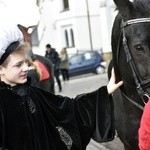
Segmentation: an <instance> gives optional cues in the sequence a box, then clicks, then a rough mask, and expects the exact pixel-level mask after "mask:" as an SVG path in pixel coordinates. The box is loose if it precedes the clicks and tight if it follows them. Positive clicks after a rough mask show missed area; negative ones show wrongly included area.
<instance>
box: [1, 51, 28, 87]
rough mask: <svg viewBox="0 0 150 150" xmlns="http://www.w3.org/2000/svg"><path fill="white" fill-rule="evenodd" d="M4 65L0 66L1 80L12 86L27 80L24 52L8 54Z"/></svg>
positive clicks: (26, 64)
mask: <svg viewBox="0 0 150 150" xmlns="http://www.w3.org/2000/svg"><path fill="white" fill-rule="evenodd" d="M9 57H10V60H9V62H8V64H7V66H6V67H1V68H0V74H1V81H4V82H5V83H7V84H9V85H11V86H14V85H16V84H23V83H25V82H26V81H27V74H28V63H27V55H26V54H16V53H15V54H13V53H12V54H10V56H9Z"/></svg>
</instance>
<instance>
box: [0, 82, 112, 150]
mask: <svg viewBox="0 0 150 150" xmlns="http://www.w3.org/2000/svg"><path fill="white" fill-rule="evenodd" d="M0 108H1V110H2V112H3V116H4V124H5V128H3V121H2V117H1V116H2V115H0V147H1V145H2V141H3V140H2V138H3V130H5V131H4V133H5V147H6V148H8V149H9V150H67V149H70V150H85V149H86V146H87V144H88V143H89V141H90V138H93V139H95V140H96V141H97V142H105V141H110V140H112V139H113V138H114V122H113V119H114V118H113V103H112V100H111V96H108V93H107V89H106V87H101V88H100V89H98V90H96V91H94V92H92V93H87V94H83V95H78V96H77V97H76V98H74V99H71V98H68V97H62V96H56V95H53V94H51V93H48V92H46V91H44V90H42V89H39V88H37V87H34V86H30V85H29V83H26V84H24V85H18V86H16V87H13V88H11V87H10V86H9V85H6V84H5V83H3V82H1V83H0Z"/></svg>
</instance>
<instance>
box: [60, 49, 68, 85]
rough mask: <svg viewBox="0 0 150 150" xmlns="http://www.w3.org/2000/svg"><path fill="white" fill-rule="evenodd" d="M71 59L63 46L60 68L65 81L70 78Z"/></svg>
mask: <svg viewBox="0 0 150 150" xmlns="http://www.w3.org/2000/svg"><path fill="white" fill-rule="evenodd" d="M68 69H69V60H68V53H67V50H66V48H62V49H61V51H60V70H61V74H62V77H63V81H64V82H65V81H68V80H69V70H68Z"/></svg>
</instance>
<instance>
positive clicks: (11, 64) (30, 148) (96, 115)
mask: <svg viewBox="0 0 150 150" xmlns="http://www.w3.org/2000/svg"><path fill="white" fill-rule="evenodd" d="M0 33H1V34H0V77H1V78H0V149H9V150H85V149H86V146H87V145H88V143H89V142H90V139H91V138H93V139H94V140H96V141H97V142H107V141H110V140H113V139H114V135H115V127H114V108H113V100H112V96H111V94H112V93H113V92H114V91H115V90H116V89H117V88H118V87H120V86H121V85H122V84H123V82H122V81H120V82H118V83H115V74H114V70H112V76H111V78H110V81H109V82H108V84H107V86H102V87H100V88H98V89H96V90H95V91H93V92H89V93H83V94H80V95H77V96H76V97H75V98H69V97H63V96H60V95H55V94H52V93H50V92H48V91H45V90H43V89H41V88H38V87H36V86H34V85H31V84H30V81H29V80H28V78H27V76H28V62H27V58H28V57H27V52H28V50H29V49H30V47H29V46H28V43H25V42H23V35H22V33H21V31H20V30H19V28H18V27H17V25H13V24H10V23H9V24H3V22H1V23H0Z"/></svg>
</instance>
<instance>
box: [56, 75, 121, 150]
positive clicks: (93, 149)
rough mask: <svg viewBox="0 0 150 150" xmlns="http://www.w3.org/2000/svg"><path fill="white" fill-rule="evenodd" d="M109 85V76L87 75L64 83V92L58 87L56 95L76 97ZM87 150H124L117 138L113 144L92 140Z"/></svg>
mask: <svg viewBox="0 0 150 150" xmlns="http://www.w3.org/2000/svg"><path fill="white" fill-rule="evenodd" d="M107 83H108V79H107V74H102V75H95V74H87V75H82V76H78V77H72V78H70V80H69V81H68V82H66V83H64V82H63V81H62V92H60V93H59V92H58V87H57V85H56V87H55V91H56V94H59V95H63V96H69V97H72V98H73V97H75V96H76V95H77V94H81V93H86V92H92V91H93V90H95V89H97V88H99V87H101V86H103V85H106V84H107ZM87 150H124V148H123V145H122V143H121V142H120V140H119V138H118V137H116V138H115V139H114V140H113V141H112V142H107V143H101V144H99V143H97V142H95V141H93V140H91V142H90V144H89V145H88V146H87Z"/></svg>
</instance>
